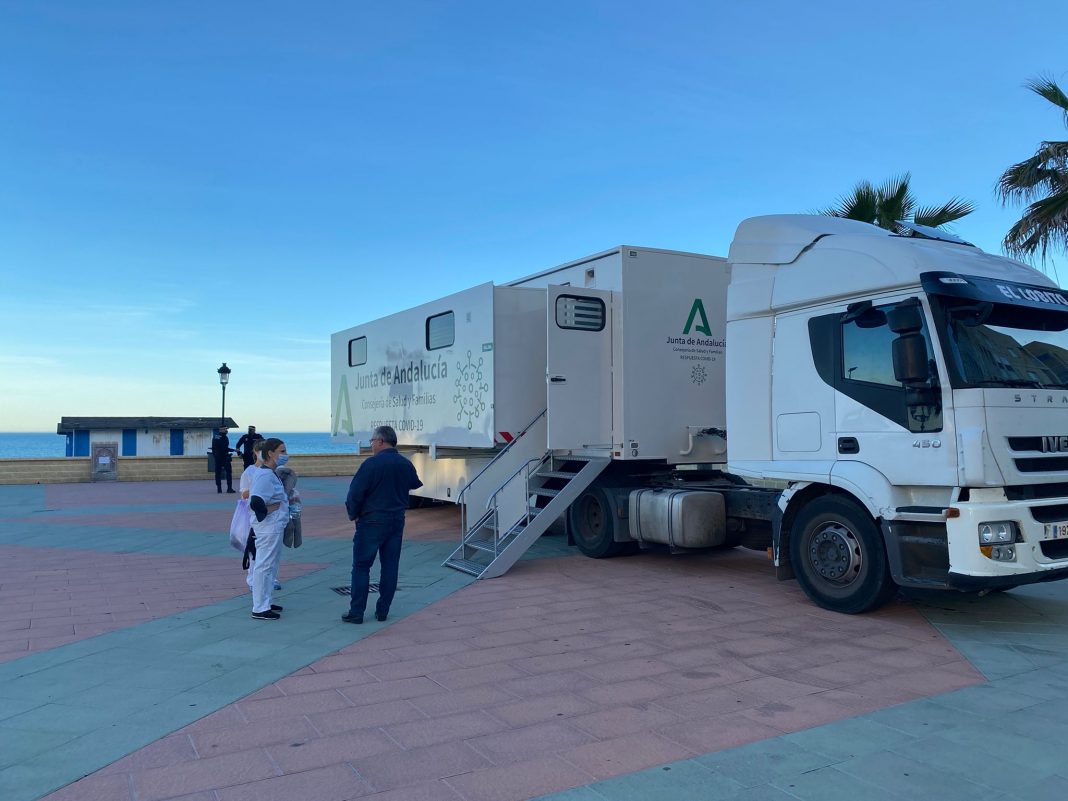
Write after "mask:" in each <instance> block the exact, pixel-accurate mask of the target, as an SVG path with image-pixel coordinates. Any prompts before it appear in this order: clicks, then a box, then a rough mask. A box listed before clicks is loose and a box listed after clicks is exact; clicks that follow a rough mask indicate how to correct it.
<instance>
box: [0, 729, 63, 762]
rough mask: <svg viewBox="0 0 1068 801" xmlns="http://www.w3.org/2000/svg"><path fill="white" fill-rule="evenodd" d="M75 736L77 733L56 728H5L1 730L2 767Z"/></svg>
mask: <svg viewBox="0 0 1068 801" xmlns="http://www.w3.org/2000/svg"><path fill="white" fill-rule="evenodd" d="M75 737H77V735H76V734H72V733H70V732H62V731H55V730H49V731H35V730H33V729H5V730H3V731H2V732H0V769H2V768H6V767H8V766H10V765H17V764H18V763H19V762H24V761H25V760H27V759H29V758H31V757H35V756H37V755H38V754H43V753H45V752H46V751H50V750H51V749H53V748H56V747H58V746H60V745H62V744H63V743H67V742H70V741H71V740H73V739H75Z"/></svg>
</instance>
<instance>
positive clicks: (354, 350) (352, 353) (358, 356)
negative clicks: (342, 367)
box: [349, 337, 367, 367]
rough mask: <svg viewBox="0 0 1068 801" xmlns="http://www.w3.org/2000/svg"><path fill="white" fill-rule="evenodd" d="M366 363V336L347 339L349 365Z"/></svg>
mask: <svg viewBox="0 0 1068 801" xmlns="http://www.w3.org/2000/svg"><path fill="white" fill-rule="evenodd" d="M361 364H367V337H358V338H357V339H350V340H349V367H359V366H360V365H361Z"/></svg>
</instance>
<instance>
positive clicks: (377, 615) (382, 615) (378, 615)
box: [375, 612, 389, 622]
mask: <svg viewBox="0 0 1068 801" xmlns="http://www.w3.org/2000/svg"><path fill="white" fill-rule="evenodd" d="M387 617H389V613H388V612H386V613H383V612H375V620H377V621H379V622H382V621H383V620H385V619H386V618H387Z"/></svg>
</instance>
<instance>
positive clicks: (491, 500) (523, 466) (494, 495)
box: [486, 451, 551, 509]
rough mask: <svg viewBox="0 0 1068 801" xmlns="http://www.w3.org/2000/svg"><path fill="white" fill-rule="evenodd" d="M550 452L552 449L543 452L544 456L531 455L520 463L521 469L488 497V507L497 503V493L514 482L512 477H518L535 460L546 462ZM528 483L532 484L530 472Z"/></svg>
mask: <svg viewBox="0 0 1068 801" xmlns="http://www.w3.org/2000/svg"><path fill="white" fill-rule="evenodd" d="M550 454H551V451H546V453H545V454H543V455H542V456H534V457H531V458H530V459H527V460H526V461H525V462H523V464H521V465H519V469H517V470H516V471H515V472H514V473H512V475H510V476H508V478H506V479H505V480H504V481H502V482H501V483H500V486H498V487H497V489H495V490H494V491H493V492H492V493H491V494H490V496H489V497H488V498H486V509H489V508H490V504H494V505H496V504H495V501H496V500H497V495H499V494H500V493H501V491H502V490H504V488H505V487H507V486H508V485H509V484H511V483H512V479H514V478H517V477H518V476H519V474H520V473H522V472H523V471H524V470H526V469H527V468H529V467H530V465H531V464H533V463H534V462H539V463H541V462H544V461H545V460H546V458H548V457H549V455H550ZM527 484H528V485H529V484H530V475H529V473H528V474H527Z"/></svg>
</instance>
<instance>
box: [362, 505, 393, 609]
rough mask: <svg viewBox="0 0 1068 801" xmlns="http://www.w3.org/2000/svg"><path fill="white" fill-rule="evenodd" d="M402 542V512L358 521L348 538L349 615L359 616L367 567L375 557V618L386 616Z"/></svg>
mask: <svg viewBox="0 0 1068 801" xmlns="http://www.w3.org/2000/svg"><path fill="white" fill-rule="evenodd" d="M403 538H404V512H395V513H374V514H371V515H369V516H367V517H361V518H360V519H359V521H358V522H357V523H356V534H355V535H354V536H353V538H352V599H351V601H350V602H349V614H351V615H355V616H362V615H363V610H364V608H365V607H366V606H367V591H368V585H369V583H370V580H371V578H370V577H371V565H373V564H374V563H375V555H377V556H378V563H379V569H380V577H379V580H378V603H376V604H375V614H377V615H379V616H381V615H386V614H389V605H390V604H391V603H393V596H394V594H395V593H396V592H397V573H398V571H399V570H400V555H401V540H402V539H403Z"/></svg>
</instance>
